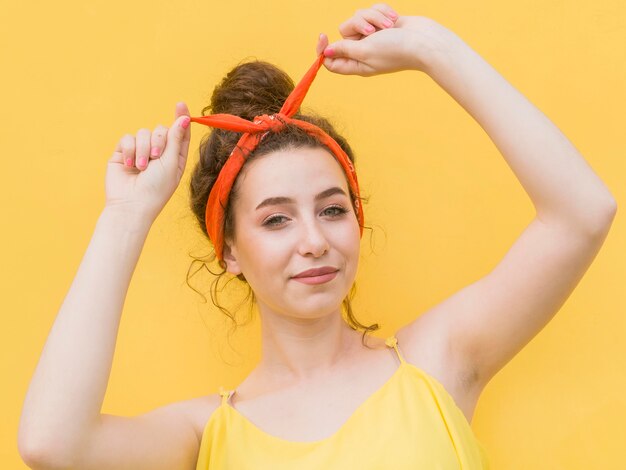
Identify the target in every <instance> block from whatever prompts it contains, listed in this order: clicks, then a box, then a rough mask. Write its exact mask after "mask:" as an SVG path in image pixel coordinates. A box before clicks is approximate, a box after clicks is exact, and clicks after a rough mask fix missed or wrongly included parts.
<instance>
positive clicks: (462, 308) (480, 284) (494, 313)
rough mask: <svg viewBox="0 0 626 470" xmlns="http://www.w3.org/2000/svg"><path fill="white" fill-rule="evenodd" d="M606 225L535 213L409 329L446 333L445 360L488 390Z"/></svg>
mask: <svg viewBox="0 0 626 470" xmlns="http://www.w3.org/2000/svg"><path fill="white" fill-rule="evenodd" d="M608 227H610V223H609V224H607V228H606V230H599V231H598V232H597V233H596V234H595V235H589V234H583V233H582V232H581V231H576V230H567V229H565V228H564V227H562V226H559V225H556V224H555V225H550V224H548V223H544V222H542V221H541V220H540V219H538V218H535V219H534V220H533V221H532V222H531V223H530V225H529V226H528V227H526V229H525V230H524V232H523V233H522V234H521V235H520V237H519V238H518V239H517V240H516V242H515V243H514V244H513V245H512V247H511V248H510V249H509V251H508V252H507V253H506V255H505V256H504V258H503V259H502V260H501V261H500V263H499V264H498V265H497V266H496V267H495V268H494V269H493V270H492V271H491V272H490V273H489V274H487V275H486V276H484V277H483V278H481V279H479V280H478V281H476V282H474V283H472V284H470V285H468V286H466V287H464V288H463V289H461V290H460V291H458V292H456V293H455V294H453V295H452V296H450V297H449V298H447V299H446V300H444V301H443V302H441V303H440V304H438V305H436V306H435V307H433V308H432V309H431V310H429V311H428V312H427V313H426V314H424V315H423V316H424V318H422V317H419V318H418V319H417V320H416V321H414V322H413V323H411V324H409V325H407V327H405V329H406V333H405V335H407V337H408V338H410V340H411V341H413V340H417V339H416V338H417V337H418V334H419V335H421V336H422V337H424V333H421V332H420V333H418V326H421V325H433V326H434V328H433V329H431V331H435V332H440V333H441V334H444V335H445V336H446V338H445V339H444V340H442V341H441V342H442V344H444V345H443V346H442V348H441V350H442V351H445V356H444V357H445V358H446V359H448V360H449V362H450V364H451V366H452V367H454V368H455V369H456V370H455V372H456V373H457V376H459V377H461V378H462V379H463V380H466V381H467V380H468V378H471V380H472V386H473V387H474V388H477V389H482V387H484V386H485V385H486V384H487V383H488V382H489V380H490V379H491V378H492V377H493V376H494V375H495V374H496V373H497V372H498V371H499V370H500V369H501V368H502V367H503V366H504V365H505V364H506V363H507V362H509V361H510V360H511V359H512V358H513V357H514V356H515V354H517V353H518V352H519V351H520V350H521V349H522V348H523V347H524V346H525V345H526V344H527V343H528V342H529V341H530V340H531V339H532V338H533V337H534V336H535V335H537V333H539V331H541V330H542V329H543V327H544V326H545V325H546V324H547V323H548V322H549V321H550V320H551V319H552V317H553V316H554V315H555V314H556V312H557V311H558V310H559V309H560V308H561V306H562V305H563V304H564V303H565V301H566V300H567V298H568V297H569V296H570V294H571V293H572V291H573V290H574V288H575V287H576V285H577V284H578V282H579V281H580V280H581V278H582V277H583V275H584V273H585V272H586V271H587V269H588V268H589V266H590V264H591V263H592V261H593V259H594V258H595V256H596V254H597V253H598V251H599V249H600V247H601V246H602V243H603V242H604V239H605V237H606V234H607V232H608Z"/></svg>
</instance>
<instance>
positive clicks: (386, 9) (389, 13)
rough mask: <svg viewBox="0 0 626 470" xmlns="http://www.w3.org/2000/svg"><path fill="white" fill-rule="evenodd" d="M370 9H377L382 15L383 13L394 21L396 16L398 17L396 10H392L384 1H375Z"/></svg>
mask: <svg viewBox="0 0 626 470" xmlns="http://www.w3.org/2000/svg"><path fill="white" fill-rule="evenodd" d="M372 9H373V10H378V11H379V12H381V13H382V14H383V15H385V16H386V17H387V18H389V19H390V20H391V21H393V22H394V23H395V22H396V20H397V19H398V18H400V15H399V14H398V12H397V11H396V10H394V9H393V8H391V7H390V6H389V5H387V4H386V3H376V4H375V5H372Z"/></svg>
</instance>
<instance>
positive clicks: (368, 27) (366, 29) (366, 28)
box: [365, 24, 374, 31]
mask: <svg viewBox="0 0 626 470" xmlns="http://www.w3.org/2000/svg"><path fill="white" fill-rule="evenodd" d="M365 31H374V27H373V26H372V25H371V24H368V25H367V26H366V27H365Z"/></svg>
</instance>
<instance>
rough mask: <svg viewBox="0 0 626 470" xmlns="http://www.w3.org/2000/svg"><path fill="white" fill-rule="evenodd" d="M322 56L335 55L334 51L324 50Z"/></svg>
mask: <svg viewBox="0 0 626 470" xmlns="http://www.w3.org/2000/svg"><path fill="white" fill-rule="evenodd" d="M324 55H325V56H327V57H332V56H334V55H335V51H334V50H332V49H329V48H326V49H324Z"/></svg>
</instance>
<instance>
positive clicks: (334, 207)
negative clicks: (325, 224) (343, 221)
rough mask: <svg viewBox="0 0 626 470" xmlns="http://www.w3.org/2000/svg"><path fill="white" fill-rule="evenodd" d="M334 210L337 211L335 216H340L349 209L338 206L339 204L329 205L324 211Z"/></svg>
mask: <svg viewBox="0 0 626 470" xmlns="http://www.w3.org/2000/svg"><path fill="white" fill-rule="evenodd" d="M332 210H335V211H336V212H335V215H334V216H333V217H339V216H341V215H343V214H345V213H346V212H348V210H347V209H344V208H343V207H341V206H337V205H333V206H330V207H327V208H326V209H324V212H326V211H332Z"/></svg>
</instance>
